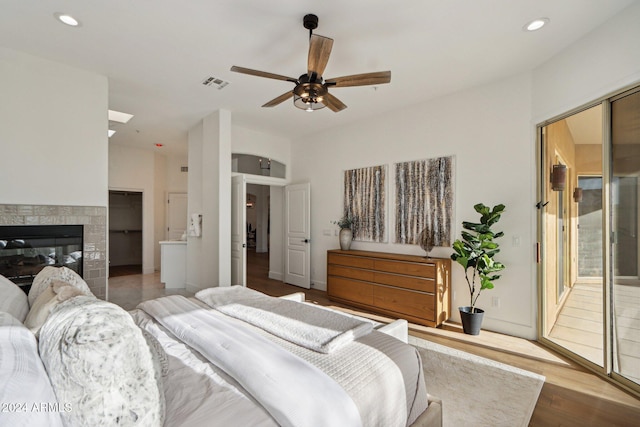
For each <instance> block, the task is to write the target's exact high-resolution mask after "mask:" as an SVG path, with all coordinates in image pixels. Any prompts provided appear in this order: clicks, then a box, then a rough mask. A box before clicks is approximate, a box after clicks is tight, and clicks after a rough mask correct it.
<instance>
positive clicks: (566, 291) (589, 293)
mask: <svg viewBox="0 0 640 427" xmlns="http://www.w3.org/2000/svg"><path fill="white" fill-rule="evenodd" d="M538 130H539V148H540V151H539V153H540V158H539V163H538V164H539V170H540V172H539V175H538V177H539V187H538V189H539V191H538V195H539V203H537V205H536V206H537V207H538V209H539V212H540V216H539V222H538V224H539V227H538V229H539V231H538V236H539V245H540V251H539V253H540V257H539V263H540V265H539V269H538V271H539V286H540V293H539V295H540V332H539V336H540V341H541V342H543V343H545V344H547V345H549V346H552V347H554V348H556V349H558V350H559V351H561V352H562V353H564V354H566V355H567V356H569V357H571V358H573V359H574V360H576V361H578V362H580V363H581V364H583V365H584V366H586V367H588V368H590V369H592V370H594V371H598V372H600V373H602V374H604V375H607V376H610V377H611V378H613V379H614V380H616V381H617V382H618V383H620V384H621V385H623V386H626V387H628V388H630V389H633V390H635V391H637V392H640V268H639V266H640V233H639V232H640V87H639V88H635V89H634V90H631V91H628V92H625V93H621V94H619V95H616V96H615V97H611V98H608V99H603V100H602V102H600V103H596V104H594V105H593V106H591V107H590V108H584V109H581V110H580V111H576V112H574V113H572V114H567V115H565V116H563V117H561V118H559V119H554V120H552V121H549V122H547V123H544V124H542V125H540V126H539V128H538ZM561 166H564V168H563V169H564V172H563V175H562V176H558V175H556V173H555V171H556V169H559V168H560V167H561Z"/></svg>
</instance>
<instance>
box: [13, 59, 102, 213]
mask: <svg viewBox="0 0 640 427" xmlns="http://www.w3.org/2000/svg"><path fill="white" fill-rule="evenodd" d="M107 110H108V85H107V79H106V77H104V76H101V75H98V74H94V73H90V72H87V71H84V70H80V69H77V68H72V67H69V66H67V65H63V64H60V63H57V62H53V61H48V60H45V59H41V58H37V57H34V56H31V55H27V54H24V53H20V52H16V51H13V50H9V49H5V48H1V47H0V159H1V163H2V167H1V168H0V202H1V203H12V204H13V203H15V204H36V205H47V204H51V205H75V206H107V203H108V193H107V168H108V166H107V147H108V144H107V125H108V119H107Z"/></svg>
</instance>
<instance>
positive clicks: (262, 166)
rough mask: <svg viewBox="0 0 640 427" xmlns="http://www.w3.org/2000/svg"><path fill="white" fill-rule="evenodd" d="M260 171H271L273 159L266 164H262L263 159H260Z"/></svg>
mask: <svg viewBox="0 0 640 427" xmlns="http://www.w3.org/2000/svg"><path fill="white" fill-rule="evenodd" d="M260 169H264V170H269V169H271V159H268V160H267V161H266V162H264V163H263V162H262V158H260Z"/></svg>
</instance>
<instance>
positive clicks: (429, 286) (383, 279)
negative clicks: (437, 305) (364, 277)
mask: <svg viewBox="0 0 640 427" xmlns="http://www.w3.org/2000/svg"><path fill="white" fill-rule="evenodd" d="M369 280H371V279H369ZM372 281H373V282H375V283H381V284H383V285H390V286H395V287H398V288H405V289H413V290H416V291H422V292H430V293H432V294H433V293H435V292H436V281H435V279H431V278H427V277H417V276H405V275H402V274H391V273H380V272H375V273H374V277H373V280H372Z"/></svg>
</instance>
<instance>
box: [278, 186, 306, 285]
mask: <svg viewBox="0 0 640 427" xmlns="http://www.w3.org/2000/svg"><path fill="white" fill-rule="evenodd" d="M285 235H286V237H285V257H284V264H285V265H284V281H285V282H286V283H290V284H292V285H296V286H300V287H302V288H306V289H309V288H311V244H310V242H311V185H310V184H309V183H308V182H307V183H303V184H294V185H288V186H286V187H285Z"/></svg>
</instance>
